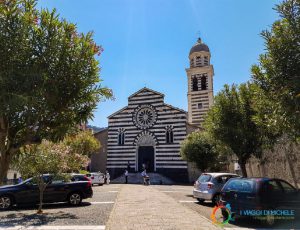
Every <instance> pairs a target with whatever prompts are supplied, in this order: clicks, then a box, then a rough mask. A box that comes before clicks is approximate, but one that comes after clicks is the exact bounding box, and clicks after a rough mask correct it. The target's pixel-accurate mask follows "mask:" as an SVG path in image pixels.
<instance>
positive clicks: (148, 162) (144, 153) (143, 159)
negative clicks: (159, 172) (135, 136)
mask: <svg viewBox="0 0 300 230" xmlns="http://www.w3.org/2000/svg"><path fill="white" fill-rule="evenodd" d="M144 168H145V169H146V170H147V172H153V171H154V147H153V146H139V148H138V171H139V172H140V171H143V169H144Z"/></svg>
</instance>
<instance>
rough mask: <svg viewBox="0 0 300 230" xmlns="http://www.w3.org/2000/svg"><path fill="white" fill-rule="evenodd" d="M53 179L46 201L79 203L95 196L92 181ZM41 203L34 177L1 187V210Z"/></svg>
mask: <svg viewBox="0 0 300 230" xmlns="http://www.w3.org/2000/svg"><path fill="white" fill-rule="evenodd" d="M44 180H48V181H49V180H51V181H50V182H49V185H48V186H47V187H46V189H45V191H44V199H43V202H44V203H55V202H69V204H71V205H79V204H80V203H81V201H82V199H86V198H90V197H92V196H93V190H92V183H91V181H89V180H88V181H75V182H64V181H63V180H52V179H51V177H46V178H45V179H44ZM37 203H39V188H38V186H37V184H35V183H34V180H33V179H32V178H30V179H28V180H25V181H24V182H22V183H20V184H17V185H8V186H2V187H0V210H6V209H9V208H11V207H12V206H13V205H14V204H16V205H21V204H37Z"/></svg>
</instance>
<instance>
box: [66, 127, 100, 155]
mask: <svg viewBox="0 0 300 230" xmlns="http://www.w3.org/2000/svg"><path fill="white" fill-rule="evenodd" d="M64 143H65V144H66V145H68V146H69V147H70V148H71V149H72V151H74V152H76V153H78V154H81V155H86V156H88V157H91V155H92V154H93V153H94V152H96V151H97V150H98V149H99V148H100V147H101V144H100V142H99V141H98V140H97V139H96V138H95V137H94V135H93V134H92V132H90V131H82V132H79V133H77V134H76V135H67V136H66V137H65V139H64Z"/></svg>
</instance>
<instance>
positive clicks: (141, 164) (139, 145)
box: [134, 131, 157, 172]
mask: <svg viewBox="0 0 300 230" xmlns="http://www.w3.org/2000/svg"><path fill="white" fill-rule="evenodd" d="M134 143H135V145H136V170H137V171H138V172H141V171H143V169H144V168H146V170H147V172H155V170H156V167H155V146H156V143H157V141H156V137H155V136H154V135H153V134H152V133H150V132H148V131H143V132H141V133H140V134H139V135H138V136H137V137H136V139H135V141H134Z"/></svg>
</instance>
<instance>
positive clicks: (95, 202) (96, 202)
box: [90, 201, 115, 204]
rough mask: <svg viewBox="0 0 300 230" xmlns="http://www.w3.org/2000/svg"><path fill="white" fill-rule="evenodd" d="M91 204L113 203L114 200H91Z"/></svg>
mask: <svg viewBox="0 0 300 230" xmlns="http://www.w3.org/2000/svg"><path fill="white" fill-rule="evenodd" d="M90 203H91V204H114V203H115V202H114V201H93V202H90Z"/></svg>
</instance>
